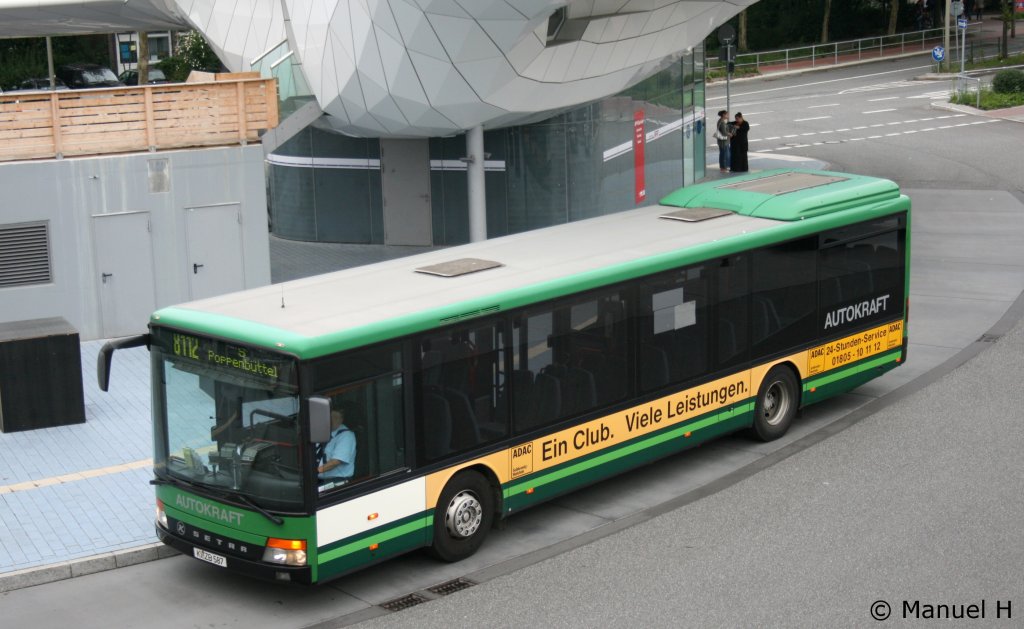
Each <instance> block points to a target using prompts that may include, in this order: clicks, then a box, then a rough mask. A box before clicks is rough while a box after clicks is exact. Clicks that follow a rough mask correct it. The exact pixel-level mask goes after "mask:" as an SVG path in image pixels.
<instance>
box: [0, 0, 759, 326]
mask: <svg viewBox="0 0 1024 629" xmlns="http://www.w3.org/2000/svg"><path fill="white" fill-rule="evenodd" d="M755 1H756V0H569V1H565V0H562V1H554V0H473V1H466V0H240V1H239V0H132V1H131V2H124V1H123V0H50V1H49V2H47V3H45V6H43V5H40V4H39V3H38V2H36V1H35V0H0V37H3V36H18V37H24V36H41V35H60V34H81V33H96V32H119V31H154V30H163V29H167V30H177V29H186V28H194V29H196V30H198V31H200V32H201V33H202V34H203V35H204V37H206V39H207V41H209V42H210V44H211V46H212V47H213V48H214V49H215V51H216V52H217V54H218V56H219V57H220V58H221V61H222V62H223V63H224V64H225V65H226V66H227V68H228V69H230V70H231V71H236V72H244V71H250V70H256V71H259V72H260V73H261V74H263V75H264V76H273V77H275V78H277V79H278V88H279V98H280V103H279V109H280V112H281V116H282V118H283V120H282V123H281V124H280V125H279V126H278V127H277V128H276V129H273V130H271V131H269V132H268V133H267V134H266V135H264V136H263V144H262V152H263V157H264V167H265V172H266V174H267V177H266V179H265V180H264V181H259V182H256V181H255V180H254V179H253V177H252V176H251V173H252V172H253V169H252V168H251V166H252V163H251V159H250V156H251V152H252V150H253V149H254V148H255V147H248V150H245V149H246V147H242V149H243V150H242V151H240V152H239V156H241V155H243V154H244V155H245V164H246V165H245V166H244V167H240V168H239V169H238V173H237V174H238V176H239V179H238V181H237V182H235V183H229V187H231V186H235V185H236V184H237V185H241V186H243V188H244V190H242V189H238V190H235V188H231V190H232V191H233V192H232V195H233V196H232V199H234V197H238V198H243V197H244V198H245V201H244V203H243V205H244V206H245V207H243V209H242V214H241V215H244V216H251V218H247V219H245V221H243V222H244V223H245V224H246V225H247V226H246V227H245V228H244V230H243V233H242V241H243V242H248V241H249V240H250V239H252V238H256V233H255V232H251V233H250V230H251V229H254V228H255V226H256V225H258V224H259V223H260V221H259V220H258V219H257V218H256V214H257V213H258V210H259V208H260V207H261V204H260V203H259V202H257V201H256V199H255V197H256V196H262V195H263V194H264V191H265V192H266V199H267V200H268V203H267V206H266V210H267V213H268V214H269V218H270V231H271V232H272V233H274V234H276V235H278V236H280V237H284V238H291V239H300V240H309V241H320V242H346V243H386V244H410V245H447V244H456V243H461V242H466V241H469V240H479V239H481V238H487V237H495V236H500V235H504V234H510V233H515V232H520V231H524V230H528V229H533V228H537V227H543V226H546V225H552V224H556V223H563V222H567V221H572V220H577V219H582V218H587V217H590V216H597V215H601V214H606V213H609V212H614V211H620V210H624V209H629V208H632V207H635V206H637V205H644V204H648V203H653V202H656V201H657V199H658V198H660V197H661V196H662V195H664V194H665V193H667V192H669V191H670V190H672V189H675V188H678V187H680V186H683V185H687V184H689V183H692V182H694V181H697V180H699V179H700V178H702V177H703V175H704V161H705V160H704V146H705V143H706V138H705V120H706V116H705V111H704V66H703V64H704V51H703V46H702V42H703V40H704V38H705V37H706V36H707V35H708V34H709V33H711V32H712V31H713V30H714V29H715V28H717V27H718V26H719V25H720V24H722V23H724V22H725V21H726V20H728V19H729V18H731V17H732V16H734V15H735V14H736V13H738V12H739V11H741V10H742V9H743V8H745V7H746V6H748V5H750V4H752V3H753V2H755ZM256 150H259V149H256ZM84 159H88V158H84ZM148 159H149V158H147V157H140V160H141V161H140V162H139V164H140V165H139V166H138V168H141V164H143V163H144V162H147V160H148ZM172 159H173V160H177V159H191V158H184V157H175V158H172ZM197 159H201V158H197ZM125 163H126V164H128V163H129V162H125ZM225 166H226V168H224V169H223V170H222V171H221V172H223V173H224V174H226V175H228V176H230V174H231V172H232V170H231V168H230V166H229V165H227V164H225ZM51 167H52V168H53V172H57V171H58V170H59V168H60V167H59V165H57V164H54V165H52V166H51ZM147 167H148V166H147ZM131 168H136V166H132V167H131ZM189 170H190V168H185V169H183V168H180V167H178V166H175V165H174V164H172V167H171V171H170V172H172V173H173V174H174V176H175V177H178V176H180V175H181V174H182V173H186V172H188V171H189ZM194 172H195V171H194ZM40 177H41V179H43V178H45V177H44V176H43V175H40ZM109 185H112V186H114V188H111V189H110V191H109V192H108V195H109V196H108V197H105V198H108V199H111V198H117V197H116V192H115V189H116V188H117V186H118V183H117V179H116V177H113V178H112V180H111V182H110V184H109ZM252 186H257V188H259V189H250V188H251V187H252ZM174 187H175V188H178V189H180V188H182V187H184V188H187V189H192V190H196V188H195V187H194V186H192V182H189V181H186V180H180V181H176V182H175V183H174ZM236 187H237V186H236ZM147 194H150V193H147ZM200 196H202V195H200ZM222 196H223V195H222ZM221 202H225V203H226V202H227V201H221ZM203 203H206V202H205V201H202V202H200V201H194V200H192V199H189V200H188V201H187V203H186V204H188V205H189V206H190V207H200V206H203ZM36 205H37V206H38V207H37V208H36V209H37V210H38V211H36V210H33V208H32V207H30V206H28V205H25V206H24V207H19V211H18V214H19V215H18V217H14V218H17V220H18V221H19V224H20V223H24V222H26V221H28V222H31V221H32V217H33V216H37V215H39V216H43V215H47V214H46V213H47V212H50V213H51V214H52V212H53V210H52V208H50V209H48V208H45V207H42V205H40V204H36ZM86 205H88V204H86ZM129 205H133V204H130V203H129V204H127V205H126V204H125V203H120V202H119V203H117V204H110V203H108V204H106V205H105V206H103V207H92V206H90V207H85V205H83V206H82V207H81V208H78V209H76V210H75V213H76V214H77V215H80V216H83V217H85V216H89V217H93V216H95V215H99V214H130V213H131V212H133V211H134V209H133V208H132V207H128V206H129ZM134 205H139V206H140V208H141V207H142V205H143V204H142V203H141V202H140V203H138V204H134ZM214 205H216V203H214ZM107 206H109V207H107ZM115 206H116V207H115ZM203 207H205V206H203ZM246 208H248V209H246ZM252 209H255V210H256V212H255V213H253V214H251V215H250V214H249V211H250V210H252ZM153 216H156V215H155V214H154V215H153ZM9 219H10V220H13V219H12V217H10V216H5V215H0V227H2V226H3V225H4V224H5V223H10V220H9ZM52 220H53V221H56V220H58V219H57V218H54V219H52ZM98 220H104V219H98ZM130 220H132V219H129V218H126V219H125V221H126V223H125V224H126V225H127V221H130ZM137 222H138V225H134V223H133V224H132V226H130V227H132V228H133V229H141V226H142V224H143V222H142V221H141V219H140V220H139V221H137ZM57 224H58V223H53V222H51V225H57ZM98 224H100V223H98V222H97V221H96V220H94V221H92V225H93V226H92V227H90V226H89V225H90V222H89V221H88V220H81V221H75V222H71V223H67V222H65V223H61V224H60V225H62V229H63V228H64V227H66V228H67V229H70V230H72V231H75V230H78V232H80V233H75V234H65V233H61V234H58V235H57V236H56V238H58V239H59V240H60V241H61V242H64V241H68V242H72V241H74V242H79V243H81V242H87V241H88V242H92V241H93V240H94V237H93V236H92V235H90V233H89V232H88V230H90V229H94V228H95V225H98ZM168 225H170V224H168ZM178 227H180V225H179V226H178ZM176 230H177V231H175V232H174V233H175V234H176V235H175V238H176V239H179V238H183V239H184V240H177V241H176V243H175V245H174V246H175V248H176V249H177V250H179V251H180V250H185V251H188V250H189V247H193V248H194V245H193V244H192V243H191V239H192V238H193V236H190V235H189V234H190V232H189V231H188V229H187V225H186V229H184V231H183V230H182V229H179V228H176ZM165 233H171V232H170V231H167V232H165ZM197 233H198V232H197ZM154 238H155V236H154ZM160 247H161V245H159V244H157V243H156V242H154V244H153V250H152V252H151V253H150V254H148V255H149V256H150V257H154V259H155V256H156V253H155V252H156V251H157V249H159V248H160ZM245 248H246V254H245V266H246V269H247V270H246V271H245V280H244V285H245V286H246V287H249V286H252V285H254V284H259V283H265V282H267V281H269V278H268V277H267V274H266V269H267V268H268V260H269V257H268V256H269V254H268V249H267V248H266V247H265V246H262V245H261V246H255V245H248V244H247V245H245ZM83 253H84V250H83ZM90 255H92V256H95V255H96V254H95V252H93V253H92V254H90ZM253 256H258V257H261V259H255V258H254V257H253ZM62 264H63V263H62ZM97 264H98V263H97ZM68 268H69V269H70V267H68ZM154 268H157V269H159V268H160V267H159V265H155V267H154ZM189 268H191V267H189ZM196 268H199V267H196ZM93 270H95V269H93ZM193 275H194V274H193ZM65 277H68V278H73V275H72V274H71V273H70V272H69V273H68V274H67V275H65ZM192 279H194V278H192ZM172 282H173V284H174V286H175V287H176V289H175V290H174V291H171V292H170V293H168V292H167V291H164V293H166V294H165V295H163V296H161V295H157V296H156V297H155V299H156V302H157V306H161V305H165V304H166V303H168V301H167V299H171V300H172V301H173V300H180V298H182V297H184V298H187V297H194V296H195V295H194V294H193V293H194V292H195V291H193V290H192V289H191V288H189V287H188V285H187V283H185V280H184V278H175V279H173V280H172ZM94 288H95V287H94ZM33 290H43V289H41V288H38V287H37V288H36V289H33ZM74 290H75V286H73V285H63V286H56V287H55V288H54V289H53V290H51V291H50V292H49V293H47V294H48V295H51V296H52V297H53V298H54V299H55V300H56V301H54V300H53V299H49V298H47V299H48V300H42V301H37V302H36V303H41V304H44V305H45V307H42V306H40V308H35V309H34V310H33V309H32V308H29V309H27V310H26V309H25V308H21V309H20V310H18V313H19V316H21V315H22V314H23V315H24V316H26V317H27V316H54V315H61V314H62V312H67V311H68V310H69V307H68V306H67V303H72V302H73V307H71V308H70V309H71V310H73V311H74V312H76V313H93V314H91V315H90V314H82V315H81V316H82V317H84V318H83V319H80V320H79V321H73V323H78V324H79V325H80V326H82V325H83V324H82V323H81V322H82V321H85V323H84V327H85V328H87V329H88V333H87V334H86V335H85V336H86V337H94V336H110V335H113V334H114V333H115V332H114V328H109V329H108V326H107V325H106V324H105V323H103V321H104V319H103V318H102V317H97V316H95V313H98V312H101V311H102V308H103V307H104V306H103V304H102V303H100V301H101V300H100V298H99V297H96V296H91V297H85V298H82V299H79V300H78V301H74V299H72V297H70V296H71V295H73V293H74ZM61 295H64V296H65V297H67V299H65V302H67V303H63V302H61V303H58V302H59V301H60V299H58V297H60V296H61ZM0 297H3V296H2V295H0ZM83 299H84V301H83ZM150 299H152V297H147V300H150ZM26 303H28V302H26ZM127 307H128V306H120V307H119V309H123V308H127ZM145 307H146V308H148V302H147V304H146V305H145ZM140 308H141V306H140ZM143 309H144V308H143ZM22 311H24V312H22ZM43 311H45V312H43ZM12 312H13V311H12ZM78 316H79V315H78V314H76V315H75V317H78ZM111 316H114V315H111ZM90 317H91V318H90ZM5 318H6V319H8V320H10V319H11V317H9V316H6V315H5ZM72 318H74V317H72ZM129 327H130V326H129ZM118 329H120V328H119V326H118Z"/></svg>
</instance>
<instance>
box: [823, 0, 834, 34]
mask: <svg viewBox="0 0 1024 629" xmlns="http://www.w3.org/2000/svg"><path fill="white" fill-rule="evenodd" d="M831 13H832V0H825V15H824V16H823V17H822V18H821V43H823V44H827V43H828V18H829V15H830V14H831Z"/></svg>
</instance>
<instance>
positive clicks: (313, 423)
mask: <svg viewBox="0 0 1024 629" xmlns="http://www.w3.org/2000/svg"><path fill="white" fill-rule="evenodd" d="M330 440H331V401H330V400H329V399H327V398H325V397H311V398H309V442H310V443H327V442H328V441H330Z"/></svg>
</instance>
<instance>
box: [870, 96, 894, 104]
mask: <svg viewBox="0 0 1024 629" xmlns="http://www.w3.org/2000/svg"><path fill="white" fill-rule="evenodd" d="M898 99H899V96H886V97H885V98H869V99H868V102H869V103H877V102H878V101H880V100H898Z"/></svg>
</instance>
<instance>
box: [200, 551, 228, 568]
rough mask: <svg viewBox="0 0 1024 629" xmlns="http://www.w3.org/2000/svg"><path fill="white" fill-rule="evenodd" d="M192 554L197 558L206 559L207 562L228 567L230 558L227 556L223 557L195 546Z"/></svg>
mask: <svg viewBox="0 0 1024 629" xmlns="http://www.w3.org/2000/svg"><path fill="white" fill-rule="evenodd" d="M192 554H193V555H195V556H196V559H202V560H203V561H205V562H207V563H212V564H213V565H215V566H220V567H221V568H227V567H228V558H227V557H223V556H221V555H215V554H213V553H211V552H207V551H205V550H203V549H202V548H193V549H192Z"/></svg>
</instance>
